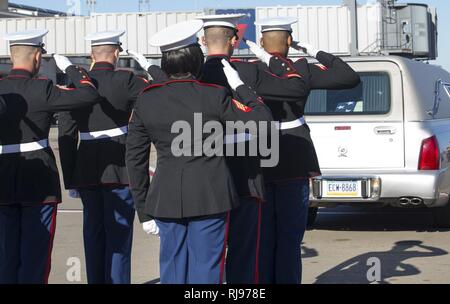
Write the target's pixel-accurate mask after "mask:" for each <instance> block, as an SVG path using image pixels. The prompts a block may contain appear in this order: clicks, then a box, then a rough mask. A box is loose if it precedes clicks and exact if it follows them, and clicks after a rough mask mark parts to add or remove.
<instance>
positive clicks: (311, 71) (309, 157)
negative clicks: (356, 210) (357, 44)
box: [256, 52, 360, 182]
mask: <svg viewBox="0 0 450 304" xmlns="http://www.w3.org/2000/svg"><path fill="white" fill-rule="evenodd" d="M317 59H318V60H319V62H320V63H321V65H316V64H309V63H308V62H307V60H306V59H304V58H302V59H299V60H298V61H296V62H295V63H294V62H292V61H291V60H290V59H286V58H284V57H283V56H281V55H279V54H275V55H274V56H273V57H272V59H271V68H270V69H269V67H267V65H266V64H264V63H262V62H258V63H256V65H257V66H258V68H259V69H260V71H263V72H266V73H273V74H274V77H300V78H302V79H304V80H305V82H306V83H308V85H309V89H311V90H312V89H348V88H352V87H355V86H356V85H358V84H359V82H360V79H359V76H358V74H357V73H356V72H355V71H353V70H352V69H351V67H350V66H349V65H348V64H346V63H345V62H344V61H342V60H341V59H339V58H337V57H335V56H333V55H331V54H328V53H325V52H319V53H318V55H317ZM273 61H279V62H282V63H283V64H281V65H279V64H278V65H275V64H273V63H272V62H273ZM277 67H278V68H277ZM266 90H270V91H271V93H270V94H267V92H266ZM257 93H258V94H259V95H260V96H261V97H263V98H264V100H265V102H266V104H267V105H268V106H269V108H270V109H271V110H272V114H273V117H274V119H275V120H276V121H278V122H280V123H281V129H280V162H279V164H278V166H277V167H274V168H264V178H265V180H266V182H273V181H284V180H291V179H298V178H310V177H314V176H318V175H320V174H321V171H320V167H319V161H318V158H317V154H316V150H315V148H314V144H313V142H312V139H311V134H310V129H309V127H308V125H307V124H303V125H301V126H299V127H295V128H289V127H288V128H283V127H282V124H283V123H290V122H294V121H296V120H298V119H300V118H302V117H303V116H304V114H305V106H306V102H307V100H308V97H309V91H304V92H303V93H301V94H297V95H296V94H295V93H294V92H292V93H294V94H292V93H291V92H289V91H280V90H279V89H278V88H275V87H269V88H263V89H262V90H261V89H258V90H257Z"/></svg>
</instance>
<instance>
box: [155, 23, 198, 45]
mask: <svg viewBox="0 0 450 304" xmlns="http://www.w3.org/2000/svg"><path fill="white" fill-rule="evenodd" d="M202 28H203V21H201V20H189V21H185V22H181V23H177V24H175V25H172V26H169V27H167V28H165V29H163V30H161V31H159V32H158V33H156V34H155V35H153V36H152V37H151V38H150V45H152V46H157V47H160V48H161V52H168V51H173V50H179V49H182V48H184V47H186V46H189V45H192V44H195V43H197V42H198V37H197V33H198V32H200V30H201V29H202Z"/></svg>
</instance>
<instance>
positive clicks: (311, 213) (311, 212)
mask: <svg viewBox="0 0 450 304" xmlns="http://www.w3.org/2000/svg"><path fill="white" fill-rule="evenodd" d="M318 213H319V208H317V207H310V208H309V209H308V222H307V226H308V228H311V227H312V226H314V223H315V222H316V219H317V214H318Z"/></svg>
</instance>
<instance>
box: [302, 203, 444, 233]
mask: <svg viewBox="0 0 450 304" xmlns="http://www.w3.org/2000/svg"><path fill="white" fill-rule="evenodd" d="M309 230H333V231H361V232H364V231H416V232H448V231H450V229H442V228H437V227H435V226H434V222H433V216H432V214H431V212H430V211H429V210H428V209H399V208H391V207H384V208H364V209H361V208H359V209H358V208H349V207H341V208H323V209H320V211H319V215H318V217H317V221H316V223H315V224H314V225H313V226H312V227H311V228H309Z"/></svg>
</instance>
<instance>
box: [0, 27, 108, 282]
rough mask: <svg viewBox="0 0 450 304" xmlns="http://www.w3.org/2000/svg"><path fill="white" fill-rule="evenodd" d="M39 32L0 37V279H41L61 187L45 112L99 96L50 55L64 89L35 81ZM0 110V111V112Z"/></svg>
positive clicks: (78, 71)
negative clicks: (1, 59)
mask: <svg viewBox="0 0 450 304" xmlns="http://www.w3.org/2000/svg"><path fill="white" fill-rule="evenodd" d="M47 32H48V31H46V30H32V31H26V32H18V33H13V34H9V35H7V36H5V37H4V38H5V39H6V40H9V43H10V47H11V59H12V61H13V65H14V66H13V69H12V70H11V72H10V73H9V75H8V76H7V77H6V78H3V79H1V80H0V96H1V97H0V100H1V101H2V102H1V104H2V106H1V108H2V110H3V111H4V113H2V114H0V172H1V174H0V284H17V283H32V284H43V283H47V281H48V277H49V274H50V265H51V253H52V246H53V239H54V236H55V228H56V214H57V205H58V204H59V203H61V189H60V181H59V175H58V170H57V167H56V161H55V157H54V155H53V152H52V150H51V148H50V146H49V143H48V135H49V131H50V126H51V122H52V118H53V114H54V113H56V112H58V111H62V110H67V111H68V110H72V109H76V108H82V107H87V106H90V105H92V104H95V103H97V102H98V101H99V97H100V96H99V95H98V92H97V90H96V89H95V87H94V85H93V84H92V81H91V79H90V78H89V75H87V72H86V71H85V70H83V69H82V68H79V67H76V66H74V65H71V63H70V62H69V60H68V59H67V58H65V57H62V56H58V55H55V57H54V58H55V60H56V63H57V65H58V66H59V67H60V68H61V69H62V70H63V71H65V73H67V75H68V76H69V78H70V79H71V80H72V82H73V84H74V88H73V89H70V90H66V89H62V88H59V87H56V86H54V85H53V83H52V81H50V80H48V79H45V78H38V77H37V76H36V75H37V73H38V71H39V67H40V62H41V56H42V53H44V52H45V50H44V48H43V47H44V45H43V43H42V39H43V37H44V36H45V35H46V34H47ZM0 112H1V111H0Z"/></svg>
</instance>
